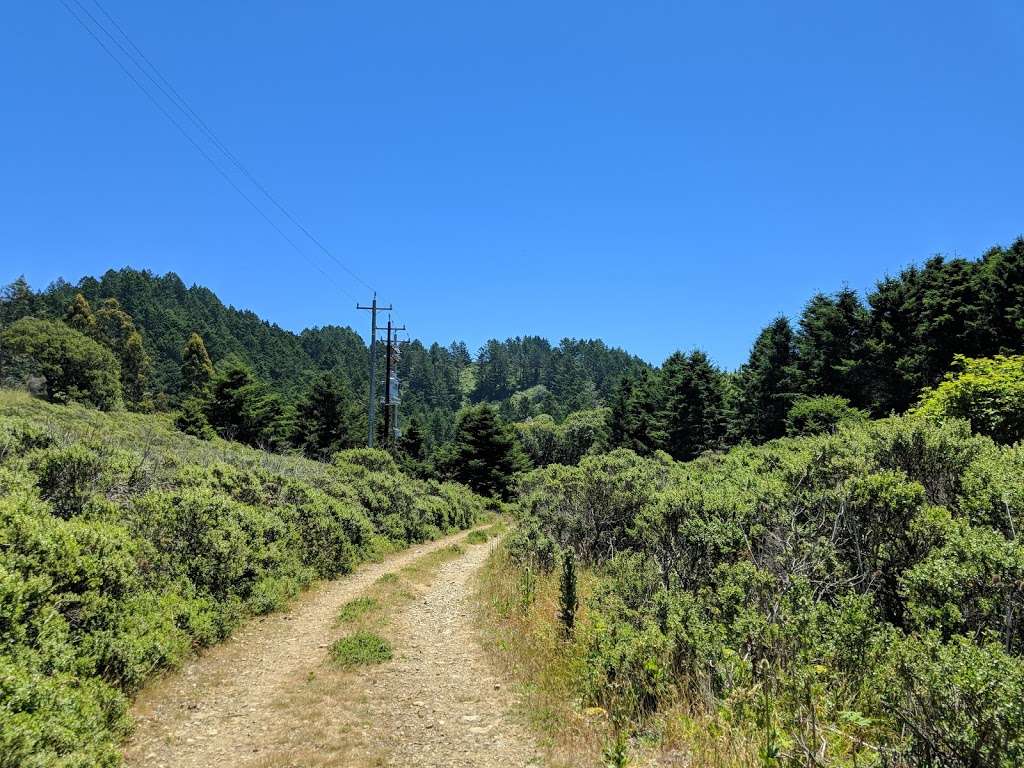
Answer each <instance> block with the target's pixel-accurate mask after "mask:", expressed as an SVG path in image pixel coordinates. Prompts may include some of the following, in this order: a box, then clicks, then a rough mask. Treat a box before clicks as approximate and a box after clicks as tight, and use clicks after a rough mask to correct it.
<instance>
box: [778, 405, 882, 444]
mask: <svg viewBox="0 0 1024 768" xmlns="http://www.w3.org/2000/svg"><path fill="white" fill-rule="evenodd" d="M866 419H867V414H866V413H864V411H860V410H858V409H856V408H854V407H853V406H851V405H850V401H849V400H847V399H846V398H845V397H835V396H832V395H823V396H821V397H801V398H798V399H797V400H796V402H794V403H793V405H792V407H791V408H790V409H789V413H787V414H786V434H788V435H791V436H798V437H799V436H806V435H819V434H823V433H828V432H832V431H834V430H835V428H836V427H838V426H839V425H840V424H841V423H843V422H846V421H853V422H861V421H865V420H866Z"/></svg>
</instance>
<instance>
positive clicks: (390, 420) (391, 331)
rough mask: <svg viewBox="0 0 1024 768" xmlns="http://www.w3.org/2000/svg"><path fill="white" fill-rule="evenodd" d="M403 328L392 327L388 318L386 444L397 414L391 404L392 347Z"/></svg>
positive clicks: (391, 437) (385, 381)
mask: <svg viewBox="0 0 1024 768" xmlns="http://www.w3.org/2000/svg"><path fill="white" fill-rule="evenodd" d="M404 330H405V326H404V325H401V326H398V325H392V324H391V317H390V316H389V317H388V343H387V351H386V353H385V360H386V361H387V363H386V369H385V376H386V378H385V380H384V441H385V442H386V443H390V442H392V440H393V439H394V434H393V432H394V429H395V426H396V424H397V422H398V418H397V416H398V414H397V413H396V412H395V410H394V409H395V403H392V402H391V367H392V365H393V363H392V358H393V355H394V348H393V346H392V344H393V340H394V339H395V338H397V336H398V331H404Z"/></svg>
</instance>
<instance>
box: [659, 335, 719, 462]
mask: <svg viewBox="0 0 1024 768" xmlns="http://www.w3.org/2000/svg"><path fill="white" fill-rule="evenodd" d="M661 391H662V393H663V402H662V408H661V410H660V412H659V415H660V417H661V422H662V424H663V425H664V430H665V450H666V451H668V453H669V454H670V455H671V456H672V457H673V458H674V459H678V460H680V461H687V460H689V459H692V458H695V457H696V456H698V455H700V454H701V453H703V452H704V451H708V450H713V449H716V448H720V447H721V446H722V444H723V441H724V438H725V429H726V411H725V378H724V376H723V374H722V372H721V371H719V370H718V369H717V368H715V366H714V365H712V364H711V361H710V360H709V359H708V357H707V355H706V354H704V353H703V352H701V351H695V352H693V353H691V354H690V355H684V354H682V353H680V352H676V353H675V354H673V355H671V356H670V357H669V358H668V360H666V361H665V364H664V365H663V366H662V369H661Z"/></svg>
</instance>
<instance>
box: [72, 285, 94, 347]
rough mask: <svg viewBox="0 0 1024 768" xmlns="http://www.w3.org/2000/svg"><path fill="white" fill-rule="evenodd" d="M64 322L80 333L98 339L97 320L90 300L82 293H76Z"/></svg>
mask: <svg viewBox="0 0 1024 768" xmlns="http://www.w3.org/2000/svg"><path fill="white" fill-rule="evenodd" d="M64 322H65V323H67V324H68V325H69V326H71V327H72V328H74V329H75V330H76V331H78V332H79V333H84V334H85V335H86V336H90V337H92V338H96V318H95V316H93V313H92V307H91V306H89V300H88V299H86V298H85V296H83V295H82V294H81V293H76V294H75V298H74V299H72V301H71V304H70V305H69V306H68V309H67V312H65V314H64Z"/></svg>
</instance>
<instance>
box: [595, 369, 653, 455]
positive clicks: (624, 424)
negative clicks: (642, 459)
mask: <svg viewBox="0 0 1024 768" xmlns="http://www.w3.org/2000/svg"><path fill="white" fill-rule="evenodd" d="M661 401H662V396H661V383H660V380H659V378H658V377H657V376H655V375H654V374H653V373H651V371H650V369H648V368H642V369H640V371H639V373H638V374H636V375H635V376H633V375H629V374H627V375H626V376H623V377H622V379H621V380H620V381H619V383H618V385H617V386H616V388H615V391H614V393H613V394H612V403H611V413H610V414H609V418H608V433H609V436H608V444H609V446H610V447H612V448H628V449H630V450H631V451H635V452H636V453H638V454H640V455H641V456H646V455H649V454H651V453H653V452H654V451H656V450H661V449H662V448H663V447H664V445H665V430H664V428H663V426H662V423H661V416H660V410H661Z"/></svg>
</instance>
